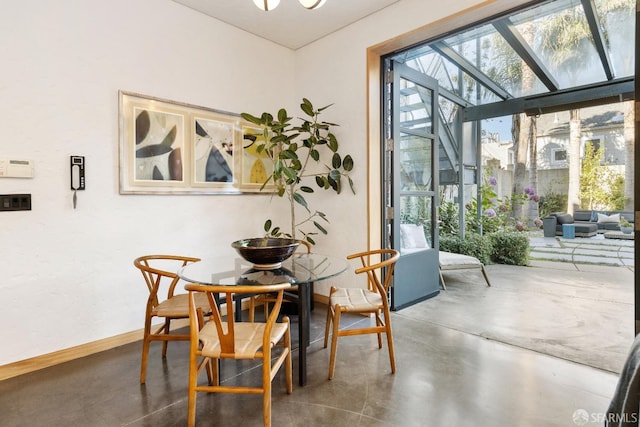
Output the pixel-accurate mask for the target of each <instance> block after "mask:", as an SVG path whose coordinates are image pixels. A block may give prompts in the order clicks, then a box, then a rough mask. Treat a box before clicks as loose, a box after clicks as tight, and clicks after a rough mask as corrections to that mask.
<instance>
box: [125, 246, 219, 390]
mask: <svg viewBox="0 0 640 427" xmlns="http://www.w3.org/2000/svg"><path fill="white" fill-rule="evenodd" d="M197 261H200V259H199V258H193V257H187V256H180V255H144V256H141V257H138V258H136V259H135V260H134V261H133V265H134V266H135V267H136V268H137V269H138V270H140V272H141V273H142V277H143V278H144V282H145V284H146V285H147V289H148V290H149V296H148V298H147V304H146V309H145V320H144V337H143V340H142V363H141V366H140V383H141V384H142V383H144V382H145V381H146V372H147V359H148V356H149V344H150V343H151V341H162V357H163V358H165V357H166V356H167V343H168V342H169V341H188V340H189V335H188V334H175V333H174V334H171V333H170V331H171V321H172V320H174V319H187V318H188V317H189V305H188V296H187V294H186V293H182V294H176V293H175V291H176V286H177V285H178V283H179V282H180V278H179V277H178V275H177V271H178V270H179V269H180V268H181V267H184V266H185V265H187V264H189V263H192V262H197ZM199 304H200V306H201V307H208V301H206V299H200V301H199ZM156 317H157V318H162V319H164V321H163V323H162V324H161V325H160V326H159V327H157V328H156V329H154V330H152V328H153V326H154V325H153V321H154V319H155V318H156Z"/></svg>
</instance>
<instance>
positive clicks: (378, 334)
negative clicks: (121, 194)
mask: <svg viewBox="0 0 640 427" xmlns="http://www.w3.org/2000/svg"><path fill="white" fill-rule="evenodd" d="M375 316H376V326H379V327H381V326H384V323H382V320H381V319H380V313H376V314H375ZM376 335H377V336H378V348H382V332H378V333H377V334H376Z"/></svg>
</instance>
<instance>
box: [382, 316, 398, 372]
mask: <svg viewBox="0 0 640 427" xmlns="http://www.w3.org/2000/svg"><path fill="white" fill-rule="evenodd" d="M384 320H385V326H386V329H387V345H388V346H389V362H390V363H391V373H392V374H395V373H396V353H395V351H394V348H393V334H392V333H391V323H389V317H388V316H385V318H384Z"/></svg>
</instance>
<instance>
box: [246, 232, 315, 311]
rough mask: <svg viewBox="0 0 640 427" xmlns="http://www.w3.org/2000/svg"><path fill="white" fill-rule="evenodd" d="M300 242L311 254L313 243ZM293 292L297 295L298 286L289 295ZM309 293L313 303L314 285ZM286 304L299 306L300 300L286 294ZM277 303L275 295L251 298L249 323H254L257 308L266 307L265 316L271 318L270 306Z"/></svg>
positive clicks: (293, 287)
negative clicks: (290, 303) (291, 303)
mask: <svg viewBox="0 0 640 427" xmlns="http://www.w3.org/2000/svg"><path fill="white" fill-rule="evenodd" d="M299 242H300V246H298V247H299V248H300V247H305V248H306V250H307V253H311V243H309V242H307V241H306V240H299ZM289 292H292V293H294V294H297V292H298V286H297V285H294V286H292V287H291V289H290V290H288V291H287V293H289ZM309 292H310V293H311V300H312V301H313V284H311V286H310V289H309ZM283 301H284V302H293V303H296V304H298V303H299V302H298V299H297V297H296V296H295V295H292V296H291V298H288V297H287V295H286V294H285V296H284V299H283ZM274 302H275V296H274V295H269V294H260V295H254V296H252V297H251V298H249V322H253V321H254V319H255V312H256V306H259V305H262V306H263V307H264V316H265V318H267V316H269V304H273V303H274Z"/></svg>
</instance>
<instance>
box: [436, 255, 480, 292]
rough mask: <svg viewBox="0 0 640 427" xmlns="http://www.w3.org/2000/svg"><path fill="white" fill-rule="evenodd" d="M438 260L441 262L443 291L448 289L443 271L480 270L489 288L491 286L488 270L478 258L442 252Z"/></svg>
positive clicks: (440, 271) (440, 270)
mask: <svg viewBox="0 0 640 427" xmlns="http://www.w3.org/2000/svg"><path fill="white" fill-rule="evenodd" d="M438 258H439V261H440V269H439V273H440V283H441V284H442V289H443V290H446V289H447V287H446V285H445V283H444V277H443V276H442V272H443V271H462V270H480V272H482V275H483V276H484V280H485V281H486V282H487V286H491V282H490V281H489V276H488V275H487V270H486V269H485V268H484V264H482V263H481V262H480V260H479V259H478V258H475V257H472V256H470V255H462V254H454V253H451V252H443V251H440V253H439V254H438Z"/></svg>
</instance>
